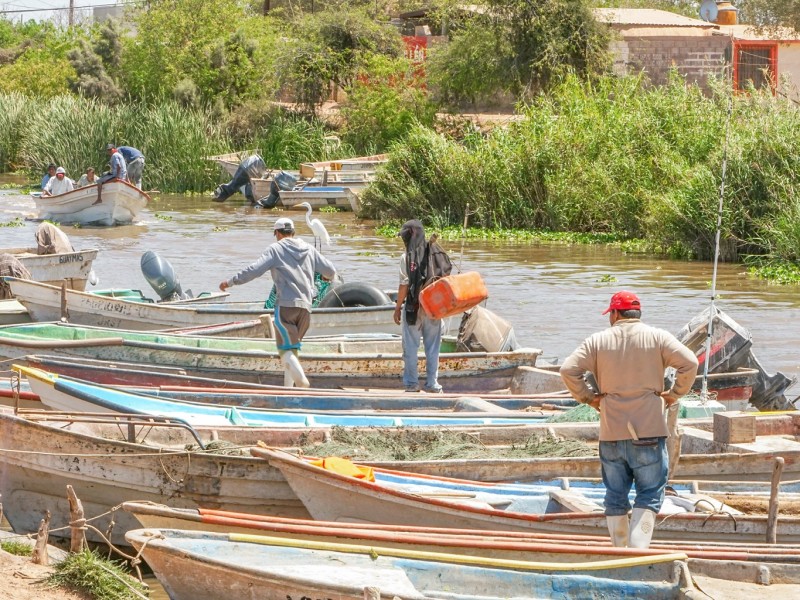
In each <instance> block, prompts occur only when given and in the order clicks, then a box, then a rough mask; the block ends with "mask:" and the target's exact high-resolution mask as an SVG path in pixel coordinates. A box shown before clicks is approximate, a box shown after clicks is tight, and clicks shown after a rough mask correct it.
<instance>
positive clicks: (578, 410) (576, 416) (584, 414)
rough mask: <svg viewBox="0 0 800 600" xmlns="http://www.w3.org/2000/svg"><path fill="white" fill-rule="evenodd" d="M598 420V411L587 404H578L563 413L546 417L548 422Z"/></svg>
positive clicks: (589, 421)
mask: <svg viewBox="0 0 800 600" xmlns="http://www.w3.org/2000/svg"><path fill="white" fill-rule="evenodd" d="M599 420H600V413H599V412H597V411H596V410H595V409H593V408H592V407H591V406H589V405H588V404H579V405H578V406H576V407H575V408H570V409H569V410H567V411H564V412H563V413H559V414H557V415H553V416H552V417H547V422H548V423H591V422H593V421H599Z"/></svg>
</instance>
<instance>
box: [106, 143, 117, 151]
mask: <svg viewBox="0 0 800 600" xmlns="http://www.w3.org/2000/svg"><path fill="white" fill-rule="evenodd" d="M116 149H117V147H116V146H115V145H114V144H106V150H116Z"/></svg>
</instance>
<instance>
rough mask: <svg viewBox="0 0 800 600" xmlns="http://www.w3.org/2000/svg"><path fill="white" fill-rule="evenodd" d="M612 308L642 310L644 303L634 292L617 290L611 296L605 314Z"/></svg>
mask: <svg viewBox="0 0 800 600" xmlns="http://www.w3.org/2000/svg"><path fill="white" fill-rule="evenodd" d="M612 310H642V303H641V302H639V296H637V295H636V294H634V293H633V292H626V291H622V292H617V293H616V294H614V295H613V296H611V302H610V303H609V305H608V308H607V309H606V310H605V312H604V313H603V314H604V315H607V314H608V313H610V312H611V311H612Z"/></svg>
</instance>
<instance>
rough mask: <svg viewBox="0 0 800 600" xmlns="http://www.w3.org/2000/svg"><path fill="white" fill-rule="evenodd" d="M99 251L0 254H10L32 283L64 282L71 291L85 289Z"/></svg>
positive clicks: (20, 250)
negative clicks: (23, 268) (25, 271)
mask: <svg viewBox="0 0 800 600" xmlns="http://www.w3.org/2000/svg"><path fill="white" fill-rule="evenodd" d="M98 252H99V251H98V250H95V249H93V248H92V249H86V250H77V251H75V252H59V253H58V254H37V253H36V248H0V254H12V255H13V256H14V257H15V258H16V259H17V260H19V261H20V262H21V263H22V265H23V266H24V267H25V268H26V269H28V271H29V272H30V274H31V277H32V278H33V280H34V281H38V282H39V283H48V284H50V285H57V286H60V285H61V282H62V281H64V280H66V282H67V287H69V288H70V289H73V290H79V291H83V290H85V289H86V280H87V279H88V278H89V272H90V271H91V270H92V263H93V262H94V259H95V258H97V253H98Z"/></svg>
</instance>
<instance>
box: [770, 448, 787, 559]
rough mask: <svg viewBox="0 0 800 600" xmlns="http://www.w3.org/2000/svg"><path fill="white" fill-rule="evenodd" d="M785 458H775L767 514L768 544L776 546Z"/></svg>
mask: <svg viewBox="0 0 800 600" xmlns="http://www.w3.org/2000/svg"><path fill="white" fill-rule="evenodd" d="M783 463H784V460H783V457H782V456H778V457H776V458H775V464H774V466H773V468H772V483H771V485H770V488H769V513H768V514H767V543H768V544H775V543H777V541H778V494H779V491H780V483H781V474H782V473H783Z"/></svg>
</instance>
